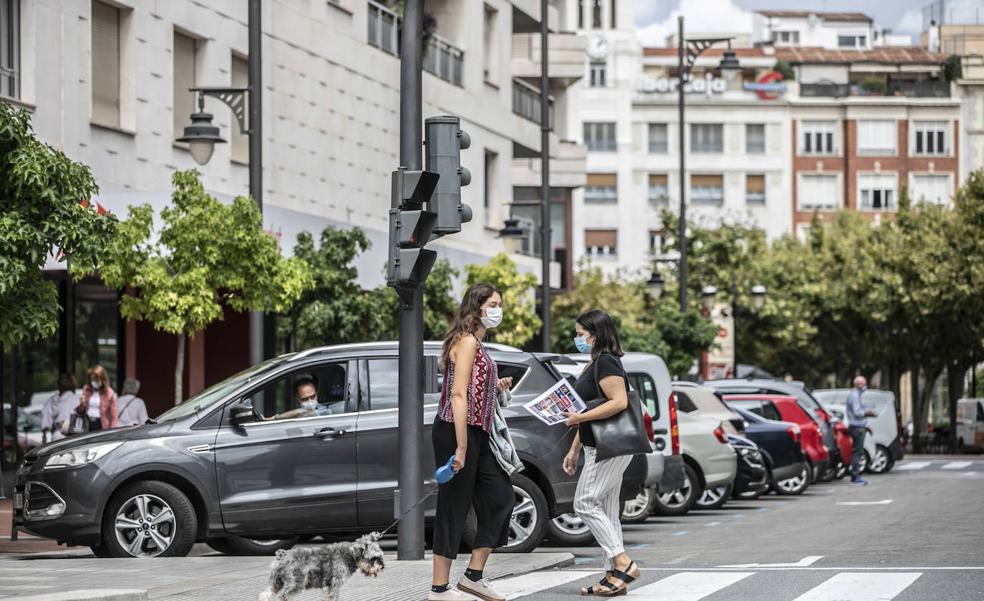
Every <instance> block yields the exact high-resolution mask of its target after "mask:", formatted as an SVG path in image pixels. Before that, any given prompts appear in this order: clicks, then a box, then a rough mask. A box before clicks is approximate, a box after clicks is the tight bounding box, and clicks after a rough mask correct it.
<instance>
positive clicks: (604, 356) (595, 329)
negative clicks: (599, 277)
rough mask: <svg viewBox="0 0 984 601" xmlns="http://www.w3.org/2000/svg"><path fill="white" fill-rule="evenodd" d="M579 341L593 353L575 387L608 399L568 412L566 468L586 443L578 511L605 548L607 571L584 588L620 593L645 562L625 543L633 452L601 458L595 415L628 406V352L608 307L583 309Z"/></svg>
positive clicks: (579, 346)
mask: <svg viewBox="0 0 984 601" xmlns="http://www.w3.org/2000/svg"><path fill="white" fill-rule="evenodd" d="M574 331H575V333H576V335H577V336H576V337H575V338H574V344H575V346H577V350H578V351H580V352H582V353H588V352H590V353H591V362H590V363H588V365H587V366H586V367H585V368H584V371H583V372H582V373H581V376H580V377H579V378H578V380H577V383H576V384H575V385H574V389H575V390H576V391H577V394H578V396H580V397H581V398H582V399H595V398H599V397H602V398H604V399H605V402H604V403H602V404H600V405H598V406H597V407H595V408H594V409H591V410H590V411H586V412H584V413H580V414H578V413H566V414H565V416H566V417H567V425H568V426H578V433H577V434H576V435H575V436H574V442H573V443H572V444H571V449H570V451H569V452H568V453H567V456H566V457H564V471H565V472H567V473H568V474H570V475H572V476H573V475H574V474H575V473H576V471H577V460H578V457H579V456H580V454H581V448H582V447H583V448H584V469H583V470H582V471H581V477H580V479H579V480H578V481H577V490H576V491H575V493H574V511H575V512H577V514H578V515H579V516H580V517H581V519H582V520H584V523H585V524H586V525H587V526H588V529H590V530H591V534H592V535H593V536H594V537H595V540H597V541H598V544H599V545H600V546H601V548H602V550H603V551H604V553H605V558H604V559H605V577H604V578H603V579H602V580H601V582H599V583H598V584H596V585H594V586H590V587H587V588H582V589H581V595H598V596H601V597H614V596H619V595H624V594H626V592H627V591H628V586H629V584H631V583H632V582H633V581H635V580H636V579H637V578H639V574H640V572H639V567H638V566H636V565H635V562H633V561H632V559H631V558H630V557H629V556H628V555H627V554H626V553H625V548H624V546H623V543H622V523H621V521H620V516H621V510H622V504H621V502H620V501H619V492H620V491H621V488H622V474H623V473H624V472H625V469H626V468H627V467H628V466H629V463H630V462H631V461H632V457H631V456H628V455H626V456H621V457H612V458H610V459H605V460H602V461H597V451H596V442H597V441H595V439H594V435H593V433H592V431H591V427H590V424H589V423H588V422H591V421H592V420H600V419H605V418H606V417H611V416H612V415H615V414H616V413H618V412H619V411H623V410H625V408H626V407H628V403H629V397H628V383H627V381H626V378H625V371H624V370H623V369H622V364H621V362H620V361H619V359H618V358H619V357H621V356H622V355H623V353H622V348H621V345H620V344H619V341H618V331H617V330H616V328H615V323H614V322H613V321H612V318H611V317H609V316H608V314H607V313H605V312H603V311H599V310H597V309H595V310H592V311H588V312H587V313H583V314H582V315H581V316H579V317H578V318H577V320H576V321H575V324H574Z"/></svg>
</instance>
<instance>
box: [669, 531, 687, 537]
mask: <svg viewBox="0 0 984 601" xmlns="http://www.w3.org/2000/svg"><path fill="white" fill-rule="evenodd" d="M688 534H690V532H688V531H687V530H680V531H679V532H674V533H673V534H671V535H670V536H686V535H688Z"/></svg>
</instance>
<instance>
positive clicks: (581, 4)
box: [577, 0, 587, 29]
mask: <svg viewBox="0 0 984 601" xmlns="http://www.w3.org/2000/svg"><path fill="white" fill-rule="evenodd" d="M585 2H587V0H578V2H577V28H578V29H584V11H585V10H587V8H586V7H585Z"/></svg>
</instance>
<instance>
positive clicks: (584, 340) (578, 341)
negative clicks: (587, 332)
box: [574, 336, 591, 353]
mask: <svg viewBox="0 0 984 601" xmlns="http://www.w3.org/2000/svg"><path fill="white" fill-rule="evenodd" d="M574 346H576V347H577V352H579V353H590V352H591V343H590V342H588V337H587V336H577V337H575V338H574Z"/></svg>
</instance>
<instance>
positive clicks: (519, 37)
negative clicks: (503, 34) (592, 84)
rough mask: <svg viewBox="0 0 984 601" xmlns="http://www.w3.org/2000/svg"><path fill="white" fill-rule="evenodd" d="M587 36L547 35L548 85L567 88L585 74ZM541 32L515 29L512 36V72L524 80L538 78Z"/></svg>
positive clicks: (568, 34) (536, 79)
mask: <svg viewBox="0 0 984 601" xmlns="http://www.w3.org/2000/svg"><path fill="white" fill-rule="evenodd" d="M585 43H586V38H584V37H582V36H579V35H576V34H574V33H551V34H549V35H548V36H547V52H548V58H549V60H550V65H549V69H548V71H549V73H548V75H549V77H550V80H551V82H552V83H551V86H554V85H557V86H560V87H562V88H566V87H568V86H570V85H571V84H573V83H574V82H575V81H577V80H578V79H580V78H581V77H583V76H584V47H585ZM540 56H541V52H540V34H539V33H514V34H513V36H512V74H513V77H522V78H524V79H527V80H532V81H536V82H538V81H539V78H540Z"/></svg>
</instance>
